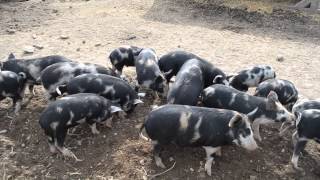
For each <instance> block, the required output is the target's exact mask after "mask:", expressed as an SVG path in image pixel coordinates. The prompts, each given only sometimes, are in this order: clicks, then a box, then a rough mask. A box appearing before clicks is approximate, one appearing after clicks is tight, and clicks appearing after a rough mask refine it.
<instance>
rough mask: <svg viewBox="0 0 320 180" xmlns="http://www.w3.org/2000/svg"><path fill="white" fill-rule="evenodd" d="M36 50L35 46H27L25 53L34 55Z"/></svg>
mask: <svg viewBox="0 0 320 180" xmlns="http://www.w3.org/2000/svg"><path fill="white" fill-rule="evenodd" d="M34 50H35V49H34V47H33V46H26V47H24V49H23V52H24V53H25V54H32V53H34Z"/></svg>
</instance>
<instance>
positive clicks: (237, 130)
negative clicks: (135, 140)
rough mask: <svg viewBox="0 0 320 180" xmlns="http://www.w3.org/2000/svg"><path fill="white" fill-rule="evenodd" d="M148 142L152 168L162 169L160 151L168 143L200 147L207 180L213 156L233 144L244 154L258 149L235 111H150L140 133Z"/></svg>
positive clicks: (188, 108)
mask: <svg viewBox="0 0 320 180" xmlns="http://www.w3.org/2000/svg"><path fill="white" fill-rule="evenodd" d="M143 129H145V131H146V133H147V135H148V136H149V138H150V139H151V140H152V143H153V148H154V159H155V162H156V165H157V166H158V167H161V168H165V165H164V164H163V162H162V159H161V158H160V153H161V149H162V148H163V147H164V146H165V145H168V144H170V143H174V144H177V145H178V146H181V147H203V148H204V149H205V151H206V154H207V158H206V163H205V171H206V172H207V174H208V175H209V176H211V166H212V164H213V160H214V159H213V155H214V154H216V155H221V147H222V146H225V145H231V144H233V143H235V144H237V145H238V146H241V147H243V148H245V149H247V150H255V149H256V148H257V147H258V146H257V143H256V141H255V140H254V138H253V133H252V130H251V127H250V123H249V120H248V117H247V116H246V115H244V114H240V113H238V112H235V111H231V110H225V109H214V108H204V107H196V106H186V105H163V106H160V107H158V108H156V109H154V110H152V111H151V112H150V113H149V115H148V116H147V118H146V120H145V122H144V124H143V126H142V127H141V129H140V136H141V137H142V138H144V139H148V138H147V137H145V136H143V134H142V131H143Z"/></svg>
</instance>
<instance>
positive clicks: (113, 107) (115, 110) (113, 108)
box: [111, 106, 123, 113]
mask: <svg viewBox="0 0 320 180" xmlns="http://www.w3.org/2000/svg"><path fill="white" fill-rule="evenodd" d="M122 111H123V110H122V109H121V108H119V107H118V106H111V113H115V112H122Z"/></svg>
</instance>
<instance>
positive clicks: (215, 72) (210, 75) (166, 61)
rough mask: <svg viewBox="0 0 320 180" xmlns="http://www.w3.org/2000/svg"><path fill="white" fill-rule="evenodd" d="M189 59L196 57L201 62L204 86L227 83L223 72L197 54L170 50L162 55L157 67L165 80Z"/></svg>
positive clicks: (168, 79) (168, 80)
mask: <svg viewBox="0 0 320 180" xmlns="http://www.w3.org/2000/svg"><path fill="white" fill-rule="evenodd" d="M190 59H198V60H199V61H200V62H201V70H202V73H203V81H204V86H205V87H208V86H210V85H212V84H225V85H229V82H228V81H227V79H226V78H227V77H226V75H225V73H224V72H223V71H222V70H221V69H219V68H217V67H215V66H213V65H212V64H211V63H209V62H208V61H206V60H204V59H202V58H200V57H199V56H197V55H195V54H192V53H189V52H185V51H172V52H169V53H168V54H166V55H163V56H162V57H161V58H160V59H159V62H158V64H159V67H160V70H161V71H162V72H164V74H165V77H166V80H167V82H168V83H169V82H170V79H171V78H172V77H173V76H175V75H176V74H177V73H178V72H179V71H180V69H181V67H182V66H183V64H184V63H186V62H187V61H189V60H190Z"/></svg>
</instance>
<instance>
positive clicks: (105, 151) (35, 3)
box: [0, 0, 320, 180]
mask: <svg viewBox="0 0 320 180" xmlns="http://www.w3.org/2000/svg"><path fill="white" fill-rule="evenodd" d="M271 2H272V1H271ZM281 2H282V1H281ZM206 3H207V2H199V1H192V0H187V1H182V0H132V1H124V0H117V1H114V0H103V1H102V0H100V1H99V0H97V1H79V0H71V1H53V0H46V1H39V0H30V1H25V2H2V3H1V2H0V27H1V28H0V58H1V59H4V58H6V57H7V55H8V54H9V53H10V52H13V53H15V54H16V56H18V57H25V58H31V57H39V56H45V55H52V54H59V55H64V56H66V57H69V58H71V59H73V60H77V61H81V62H94V63H97V64H102V65H107V66H109V65H110V64H109V62H108V60H107V55H108V54H109V52H110V51H111V50H113V49H114V48H116V47H118V46H120V45H125V44H129V45H136V46H141V47H152V48H154V49H155V50H156V51H157V53H158V54H159V55H162V54H164V53H166V52H169V51H171V50H176V49H183V50H186V51H190V52H194V53H196V54H198V55H199V56H202V57H204V58H206V59H208V60H209V61H211V62H212V63H213V64H214V65H216V66H218V67H220V68H221V69H223V70H224V71H226V72H227V73H232V72H237V71H239V70H241V69H243V68H246V67H248V66H251V65H255V64H269V65H271V66H273V67H274V68H275V69H276V71H277V76H278V77H279V78H282V79H288V80H290V81H292V82H294V83H295V85H296V86H297V88H298V89H299V92H300V93H301V94H302V95H304V96H306V97H308V98H319V97H320V90H319V89H320V72H319V69H318V68H319V67H320V44H319V39H320V25H319V21H317V18H318V17H317V15H314V14H312V15H305V14H303V13H299V12H295V11H290V10H286V9H280V10H279V9H278V10H275V11H273V12H269V13H266V12H260V11H252V10H250V11H249V10H248V8H246V7H243V6H241V7H236V8H234V7H231V6H227V5H225V4H220V5H217V4H210V5H208V4H206ZM285 5H286V4H285ZM289 5H290V4H289ZM249 9H250V8H249ZM12 29H14V32H13V31H12ZM62 35H64V36H68V37H69V38H68V39H65V40H62V39H61V38H60V37H61V36H62ZM33 45H37V46H43V49H36V50H35V52H34V53H33V54H32V55H26V54H24V53H23V49H24V47H25V46H33ZM277 57H283V58H284V61H283V62H279V61H277V60H276V59H277ZM125 73H126V74H127V75H128V76H131V77H134V76H135V73H134V69H133V68H127V69H126V72H125ZM36 90H37V96H36V97H34V98H33V99H31V100H30V103H29V104H28V105H27V106H26V107H25V108H24V109H23V110H22V111H21V113H20V115H19V116H18V117H14V118H10V117H8V116H7V114H6V110H7V109H8V107H9V106H10V104H11V102H10V101H9V100H5V101H2V102H1V104H0V131H1V130H7V131H8V132H6V133H3V134H0V160H1V162H0V176H1V178H3V179H86V178H89V179H145V178H148V177H150V176H149V175H152V174H155V173H159V172H162V171H163V170H162V169H159V168H157V167H156V166H155V163H154V161H153V159H152V147H151V144H150V143H149V142H145V141H143V140H142V139H139V137H138V128H139V127H140V125H141V123H142V122H143V120H144V117H145V116H146V115H147V113H148V112H149V111H150V109H151V105H152V101H151V99H150V98H147V99H145V100H144V102H145V104H143V105H141V106H139V107H138V108H137V109H136V110H135V112H134V113H133V114H131V115H129V116H128V117H126V118H124V119H117V118H116V119H115V120H114V127H113V128H112V129H107V128H104V127H98V128H99V130H100V131H101V134H100V135H97V136H95V135H92V134H91V132H90V130H89V128H88V127H87V125H82V126H79V127H77V128H75V130H74V131H73V132H72V133H71V134H70V135H69V136H68V137H67V140H66V143H65V145H66V147H68V148H70V149H71V150H72V151H73V152H74V153H75V154H76V155H77V156H78V158H80V159H83V161H82V162H75V161H74V160H73V159H68V158H64V157H62V156H61V155H59V154H58V155H51V154H50V152H49V147H48V145H47V142H46V137H45V136H44V133H43V131H42V130H41V128H40V126H39V124H38V119H39V115H40V113H41V112H42V110H43V109H44V108H45V107H46V105H47V102H46V101H45V99H44V97H43V90H42V88H41V87H37V89H36ZM163 103H165V102H163ZM278 127H279V126H278V125H273V126H268V127H262V136H263V137H264V140H263V142H262V143H259V146H260V147H261V148H260V149H259V150H257V151H254V152H246V151H245V150H243V149H241V148H239V147H236V146H230V147H224V148H223V152H222V157H217V158H216V163H215V164H214V165H213V166H212V171H213V175H212V177H208V176H207V175H206V174H205V172H204V162H205V153H204V150H203V149H201V148H193V149H192V148H184V149H181V148H178V147H175V146H171V147H168V149H166V150H165V151H164V152H163V154H162V156H163V160H164V163H165V164H166V165H167V167H170V166H171V165H172V164H173V162H174V161H176V166H175V167H174V168H173V169H172V170H171V171H169V172H168V173H166V174H164V175H162V176H160V177H158V179H251V180H254V179H266V180H267V179H306V180H309V179H310V180H311V179H319V178H320V171H319V169H320V165H319V163H320V155H319V150H318V148H317V145H316V144H314V143H310V144H308V146H307V148H306V152H305V153H304V155H303V156H302V157H301V159H300V161H299V163H300V166H301V167H302V168H303V169H305V174H301V173H297V172H295V171H293V170H292V169H291V166H290V165H289V161H290V157H291V154H292V145H291V134H292V132H288V133H287V134H286V135H285V136H284V137H282V138H280V137H279V136H278V131H277V128H278ZM170 157H172V158H173V159H174V161H169V159H170Z"/></svg>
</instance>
